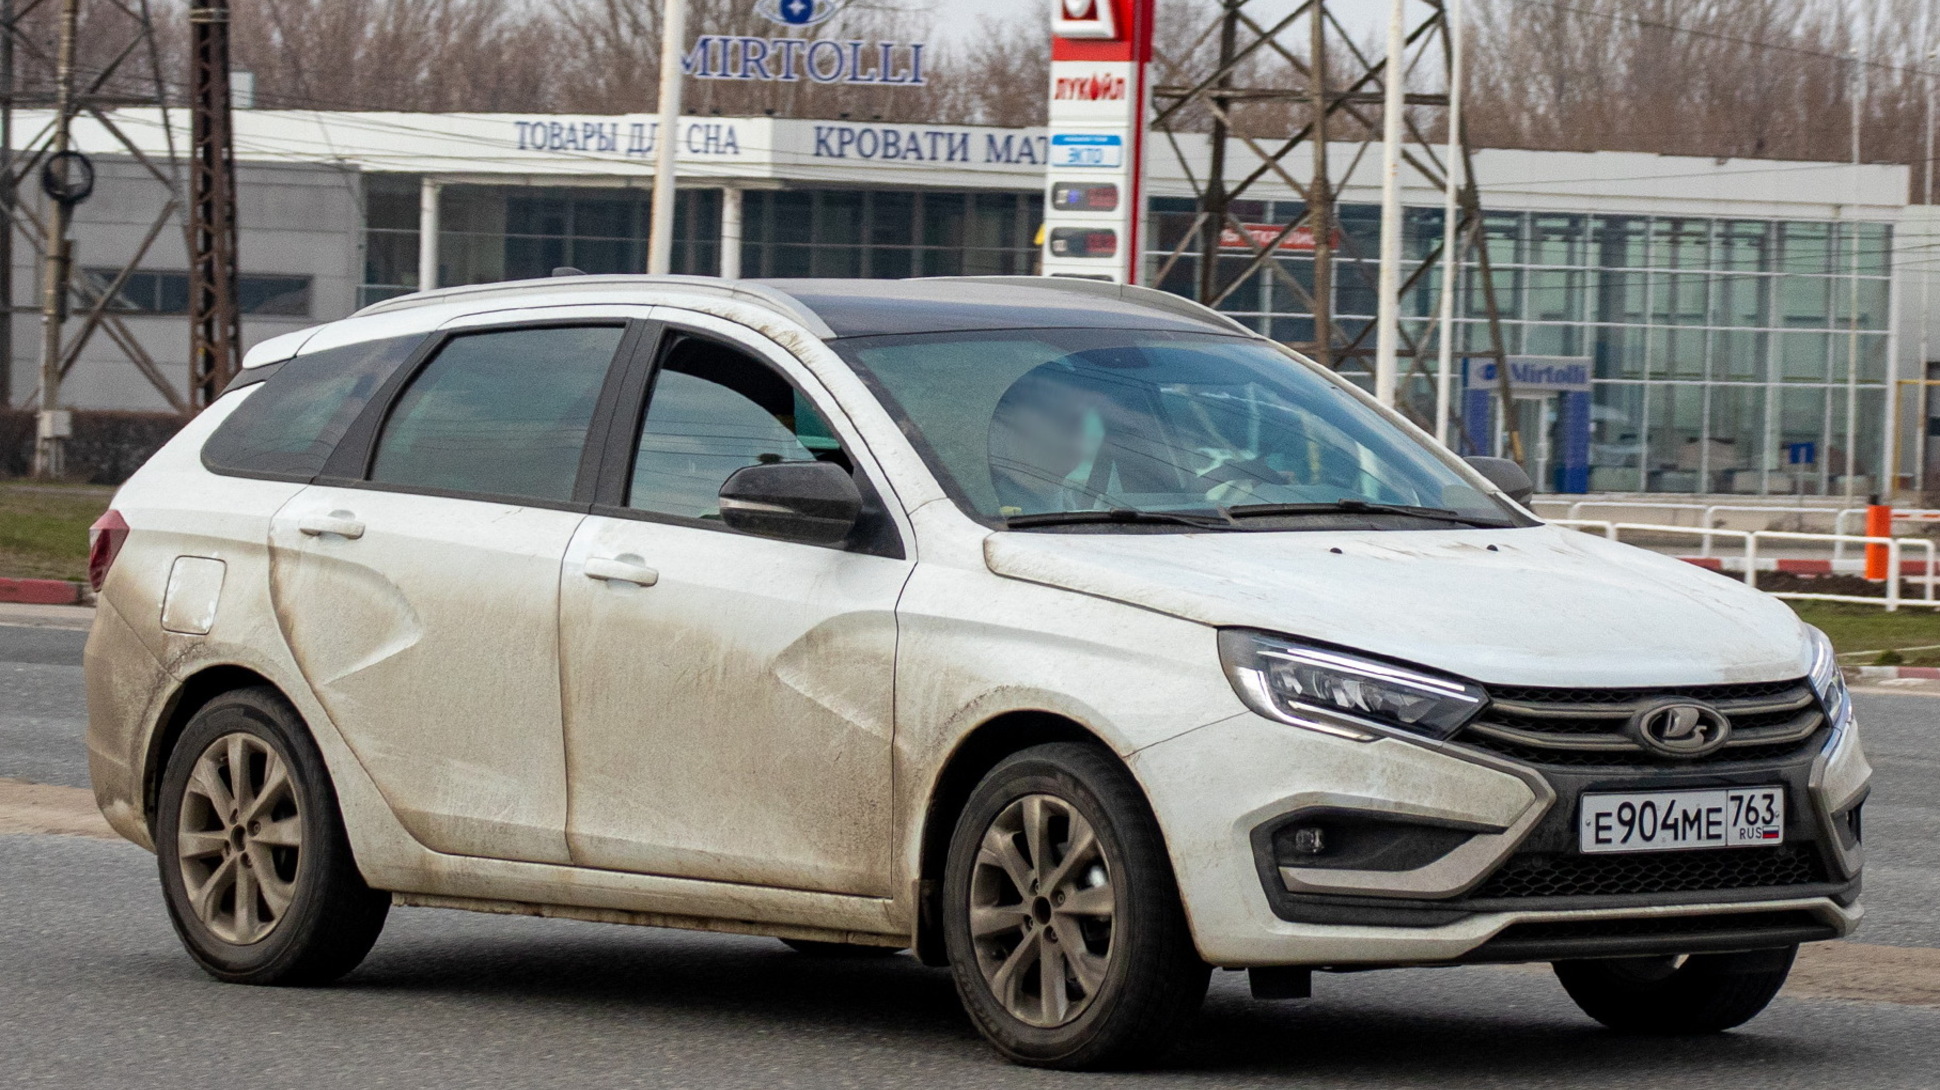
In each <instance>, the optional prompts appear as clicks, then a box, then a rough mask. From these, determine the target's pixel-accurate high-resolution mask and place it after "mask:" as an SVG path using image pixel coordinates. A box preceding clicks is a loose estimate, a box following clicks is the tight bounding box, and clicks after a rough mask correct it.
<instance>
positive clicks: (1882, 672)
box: [1845, 666, 1940, 681]
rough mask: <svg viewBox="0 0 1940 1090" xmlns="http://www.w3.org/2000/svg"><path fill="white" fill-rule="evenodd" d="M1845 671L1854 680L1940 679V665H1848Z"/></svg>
mask: <svg viewBox="0 0 1940 1090" xmlns="http://www.w3.org/2000/svg"><path fill="white" fill-rule="evenodd" d="M1845 671H1846V677H1847V678H1849V679H1851V680H1854V681H1859V680H1865V681H1898V680H1900V679H1902V678H1917V679H1920V680H1923V681H1936V680H1940V666H1848V667H1846V668H1845Z"/></svg>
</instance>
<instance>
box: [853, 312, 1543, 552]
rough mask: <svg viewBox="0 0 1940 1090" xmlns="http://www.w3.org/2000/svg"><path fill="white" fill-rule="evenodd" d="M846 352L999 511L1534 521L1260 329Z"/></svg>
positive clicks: (972, 504)
mask: <svg viewBox="0 0 1940 1090" xmlns="http://www.w3.org/2000/svg"><path fill="white" fill-rule="evenodd" d="M835 347H836V348H837V349H838V351H840V352H841V353H842V354H843V355H844V357H845V358H846V359H847V360H848V361H849V362H850V363H851V365H853V366H855V367H856V368H857V370H858V371H859V372H860V373H861V374H862V375H863V377H864V378H865V379H866V380H867V381H869V382H870V383H871V384H872V386H873V387H874V388H875V389H876V390H877V392H878V394H879V395H880V396H882V397H883V400H884V401H885V403H887V404H888V406H889V408H890V409H891V411H892V412H896V413H898V414H899V415H900V416H901V417H902V423H903V427H904V430H905V431H906V432H907V433H908V434H910V435H911V436H912V437H913V438H915V439H916V441H917V445H918V447H919V449H920V450H921V452H922V454H923V456H924V457H925V459H926V460H927V461H928V462H929V465H930V468H931V469H932V471H934V472H935V473H936V474H937V476H938V478H939V479H940V480H941V481H942V482H943V484H944V485H945V487H946V488H948V489H949V490H950V491H951V492H952V493H953V495H954V496H955V497H956V499H957V501H958V502H959V504H961V505H962V506H963V507H964V508H965V509H966V511H967V512H968V513H970V514H971V515H973V516H974V517H977V518H979V519H981V520H983V521H985V522H988V523H992V524H996V525H1002V524H1005V523H1007V522H1009V521H1011V520H1016V519H1020V518H1021V519H1025V520H1026V522H1027V523H1028V522H1030V521H1037V522H1052V521H1057V519H1056V518H1054V516H1059V515H1080V514H1099V513H1113V512H1115V513H1118V514H1120V515H1125V514H1139V513H1143V514H1159V515H1167V514H1169V515H1180V516H1193V517H1202V518H1204V519H1205V520H1206V522H1207V523H1208V524H1209V525H1210V524H1213V523H1217V524H1220V525H1234V524H1235V522H1236V519H1237V518H1239V517H1245V518H1247V519H1248V520H1252V519H1259V520H1261V523H1255V524H1249V525H1248V527H1247V528H1268V527H1270V526H1271V527H1276V528H1277V526H1279V525H1281V524H1283V523H1284V524H1285V525H1286V526H1287V527H1288V528H1300V527H1301V526H1303V525H1305V526H1316V527H1318V526H1321V525H1325V526H1328V527H1330V528H1331V527H1335V526H1340V525H1343V524H1349V523H1351V524H1356V525H1359V524H1368V525H1372V526H1377V527H1388V526H1393V527H1396V528H1401V527H1420V528H1433V527H1435V526H1436V525H1437V524H1436V522H1435V520H1434V518H1433V517H1432V516H1435V515H1436V513H1438V512H1439V513H1444V514H1453V515H1455V516H1458V518H1457V519H1453V520H1449V519H1444V520H1443V521H1442V522H1441V523H1440V526H1441V528H1448V526H1449V525H1450V524H1460V523H1461V522H1464V521H1466V522H1468V523H1471V524H1475V523H1480V524H1487V525H1496V526H1501V525H1510V524H1513V523H1515V521H1516V518H1515V516H1514V515H1512V513H1511V512H1510V511H1509V509H1507V508H1505V507H1504V506H1502V505H1501V504H1499V503H1498V502H1496V501H1495V500H1493V499H1492V498H1490V497H1489V496H1488V495H1486V494H1485V493H1483V492H1482V491H1480V490H1478V489H1476V488H1475V487H1474V486H1473V485H1471V484H1470V483H1469V481H1468V480H1466V479H1465V478H1464V477H1463V476H1462V475H1461V474H1460V473H1458V472H1457V471H1456V470H1455V469H1453V468H1451V467H1450V466H1449V465H1448V464H1447V463H1445V462H1443V461H1442V460H1441V459H1440V458H1438V457H1437V456H1436V455H1435V454H1433V453H1431V452H1430V451H1429V450H1428V449H1426V448H1425V447H1423V446H1422V445H1421V444H1420V443H1418V442H1417V441H1416V440H1414V439H1413V438H1412V437H1410V436H1409V435H1407V434H1406V433H1404V432H1403V431H1401V430H1400V429H1398V428H1396V427H1395V426H1394V425H1393V424H1391V423H1389V422H1388V421H1387V420H1386V419H1385V418H1383V417H1382V416H1381V414H1380V413H1378V412H1376V411H1375V410H1374V409H1372V408H1370V407H1369V406H1367V405H1366V404H1364V403H1363V402H1361V401H1360V400H1358V399H1356V398H1355V397H1354V396H1353V395H1352V394H1350V393H1349V392H1348V391H1347V390H1345V389H1342V388H1341V387H1340V386H1339V385H1337V384H1335V383H1333V382H1331V381H1329V380H1328V379H1327V378H1325V377H1324V376H1322V375H1321V374H1319V373H1317V372H1316V371H1314V370H1313V369H1311V368H1309V367H1308V366H1306V365H1303V364H1301V363H1299V362H1297V361H1296V360H1294V359H1292V358H1290V357H1288V356H1287V355H1285V354H1284V353H1282V352H1281V351H1279V350H1278V349H1276V348H1275V347H1273V346H1272V345H1269V344H1265V343H1262V342H1259V341H1253V340H1248V339H1243V338H1238V337H1228V336H1218V335H1212V334H1187V333H1163V332H1140V331H1132V330H1109V329H1067V330H1028V331H1014V332H979V333H949V334H926V335H922V336H913V337H859V338H854V339H851V340H847V341H838V342H835ZM1376 508H1396V509H1399V508H1407V509H1411V510H1409V511H1399V510H1393V511H1386V512H1378V511H1376V510H1375V509H1376ZM1068 521H1070V522H1073V523H1079V522H1083V521H1085V520H1084V519H1081V518H1072V519H1069V520H1068ZM1092 521H1102V520H1096V519H1094V520H1092ZM1125 521H1133V520H1129V519H1127V520H1125ZM1150 521H1160V520H1150Z"/></svg>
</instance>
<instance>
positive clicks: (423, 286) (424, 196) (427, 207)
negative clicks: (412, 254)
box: [418, 177, 445, 291]
mask: <svg viewBox="0 0 1940 1090" xmlns="http://www.w3.org/2000/svg"><path fill="white" fill-rule="evenodd" d="M444 188H445V187H444V183H443V182H440V181H439V180H437V179H436V178H432V177H426V178H425V179H424V182H423V183H422V184H421V185H420V186H419V187H418V290H419V291H430V290H431V289H432V288H435V287H437V286H438V198H439V197H440V196H441V195H442V194H443V193H444Z"/></svg>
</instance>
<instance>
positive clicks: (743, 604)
mask: <svg viewBox="0 0 1940 1090" xmlns="http://www.w3.org/2000/svg"><path fill="white" fill-rule="evenodd" d="M764 349H765V351H764ZM770 353H771V354H770ZM764 355H766V357H767V358H763V357H764ZM784 360H785V358H784V357H783V356H782V355H781V353H780V350H779V349H775V348H772V346H763V348H762V349H756V350H750V346H740V347H737V346H735V345H733V344H731V343H728V342H726V341H724V340H721V339H715V338H710V337H706V336H700V335H696V334H693V333H681V332H678V331H670V332H669V335H668V337H667V342H666V344H665V345H664V346H663V348H662V351H661V353H660V358H659V360H658V363H657V367H656V371H655V374H654V378H653V382H652V394H651V397H650V400H649V403H648V405H647V407H646V409H645V414H644V420H643V421H640V426H639V427H638V428H637V430H636V429H633V428H628V429H625V432H624V434H626V435H627V436H628V441H629V449H628V450H627V452H626V453H627V458H626V459H625V460H626V461H630V462H631V466H630V469H629V471H628V473H627V474H626V477H627V480H626V482H625V489H624V492H623V493H622V494H616V495H614V496H610V497H607V498H608V499H610V500H612V501H613V505H612V506H610V507H604V508H596V509H595V513H594V514H593V515H592V516H591V517H589V518H588V519H587V520H586V522H585V524H584V525H582V526H581V527H580V528H579V532H578V533H577V534H575V535H574V537H573V541H572V545H571V547H570V548H569V549H568V550H567V554H566V563H565V567H564V570H563V574H562V576H561V581H562V582H561V594H560V653H561V656H562V660H563V667H564V669H563V678H564V685H565V701H566V713H565V724H566V753H567V771H568V776H569V778H570V782H571V794H572V806H571V815H570V818H569V821H568V831H569V840H570V843H571V847H572V854H573V859H574V861H575V862H577V863H579V864H581V865H584V866H591V867H603V868H612V869H618V870H627V871H637V872H644V873H652V874H663V875H673V876H680V877H688V878H702V879H711V880H716V881H724V882H740V883H750V884H758V885H766V886H776V887H783V888H791V889H803V890H819V891H825V892H833V893H847V894H859V895H873V896H887V895H888V894H889V893H890V888H889V887H890V879H889V874H890V859H891V854H892V850H891V839H892V806H891V783H890V775H891V744H892V740H893V739H892V725H893V722H894V705H893V700H892V696H893V691H894V670H895V656H896V613H895V611H896V602H897V598H898V596H899V595H900V594H901V592H902V587H903V584H904V582H905V580H906V579H907V578H908V575H909V571H910V562H909V561H908V560H906V559H904V555H903V549H902V545H901V538H900V535H899V532H898V530H897V529H896V527H895V525H894V523H893V522H892V521H891V519H890V517H889V515H888V513H887V512H886V510H884V509H883V507H882V504H881V497H882V496H884V495H886V493H885V492H884V491H882V490H880V489H878V488H876V487H875V486H874V485H873V484H872V483H871V479H872V471H871V470H870V469H869V468H868V467H866V466H859V465H858V461H857V460H856V458H855V457H854V455H855V454H856V453H858V451H857V448H856V446H855V445H854V444H853V443H852V442H845V441H844V438H843V434H842V433H843V431H844V430H846V429H843V428H839V427H831V422H832V421H836V419H837V418H836V416H835V414H833V413H831V412H828V411H826V409H825V408H818V402H819V403H820V404H821V405H822V406H826V405H827V404H828V402H827V401H826V400H824V395H822V394H821V393H820V391H819V390H818V391H817V395H816V397H815V398H814V399H813V400H811V398H810V397H809V396H807V395H805V394H804V393H803V388H804V386H805V385H806V377H805V376H800V378H801V381H791V379H790V378H789V377H788V376H787V374H786V373H785V372H784V370H783V367H785V366H786V363H785V362H784ZM635 419H636V420H639V418H635ZM635 435H637V436H638V441H637V444H636V443H632V437H633V436H635ZM807 460H822V461H831V462H836V463H838V464H841V465H843V466H844V467H845V468H849V469H851V470H852V471H855V472H856V475H857V480H858V484H859V485H861V486H862V489H863V491H864V494H865V496H870V497H872V498H873V502H872V503H871V504H870V507H871V510H870V511H869V512H867V513H866V514H865V516H864V520H863V525H861V526H860V527H858V531H857V533H856V534H855V535H854V536H852V538H851V539H850V541H849V542H848V543H846V544H845V545H844V546H841V547H822V546H815V545H805V544H799V543H795V542H788V541H776V540H771V539H766V538H759V537H753V536H748V535H745V534H740V533H736V532H733V531H730V530H728V529H727V528H725V527H724V526H722V525H721V523H720V514H719V508H718V503H717V493H718V492H719V490H720V487H721V484H722V483H723V482H724V481H726V480H727V478H728V476H729V475H730V474H732V473H733V472H734V471H735V470H737V469H740V468H742V467H744V466H749V465H755V464H758V463H761V462H771V461H807Z"/></svg>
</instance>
